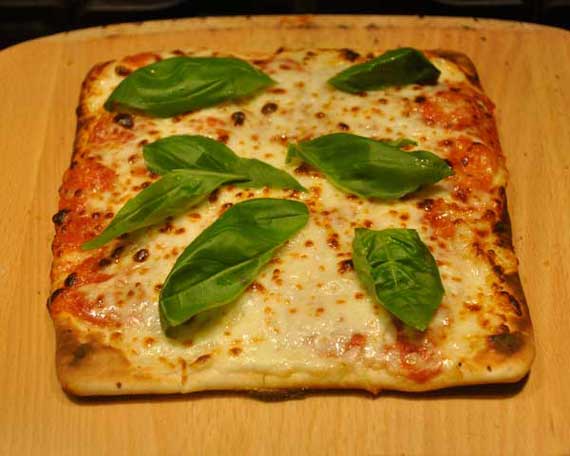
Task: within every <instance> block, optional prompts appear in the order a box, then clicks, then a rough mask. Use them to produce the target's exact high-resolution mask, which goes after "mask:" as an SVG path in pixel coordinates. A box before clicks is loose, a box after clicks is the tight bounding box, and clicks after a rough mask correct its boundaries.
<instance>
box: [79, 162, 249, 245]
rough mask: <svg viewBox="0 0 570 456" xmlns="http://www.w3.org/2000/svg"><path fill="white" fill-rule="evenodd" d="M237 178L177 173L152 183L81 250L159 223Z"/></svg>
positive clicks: (192, 172)
mask: <svg viewBox="0 0 570 456" xmlns="http://www.w3.org/2000/svg"><path fill="white" fill-rule="evenodd" d="M239 178H240V176H235V175H233V174H223V173H215V172H204V171H191V170H177V171H172V172H171V173H168V174H167V175H165V176H164V177H162V178H161V179H159V180H158V181H156V182H154V183H153V184H151V185H150V186H148V187H147V188H145V189H144V190H142V191H141V192H139V193H138V194H137V195H136V196H135V197H134V198H132V199H130V200H129V201H127V202H126V203H125V205H124V206H123V207H122V208H121V209H120V210H119V212H117V215H115V217H114V218H113V220H112V221H111V223H110V224H109V225H108V226H107V227H106V228H105V229H104V230H103V232H102V233H101V234H99V235H98V236H97V237H95V238H93V239H91V240H90V241H88V242H86V243H85V244H83V245H82V246H81V247H82V249H84V250H90V249H96V248H99V247H102V246H103V245H105V244H106V243H107V242H109V241H111V240H113V239H114V238H116V237H117V236H120V235H121V234H124V233H128V232H131V231H135V230H138V229H140V228H144V227H147V226H151V225H155V224H156V223H160V222H162V221H163V220H164V219H165V218H166V217H168V216H172V215H178V214H182V213H184V212H186V211H187V210H188V209H190V208H191V207H193V206H196V205H197V204H199V203H200V202H201V201H203V200H204V199H205V198H207V197H208V195H209V194H210V193H211V192H213V191H214V190H215V189H216V188H218V187H219V186H220V185H222V184H224V183H226V182H231V181H234V180H236V179H239Z"/></svg>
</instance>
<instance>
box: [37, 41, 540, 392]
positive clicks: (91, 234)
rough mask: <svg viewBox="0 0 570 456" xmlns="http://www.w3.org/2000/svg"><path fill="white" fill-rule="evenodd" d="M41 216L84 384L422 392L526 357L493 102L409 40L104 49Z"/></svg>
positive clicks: (467, 70) (502, 374)
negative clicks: (52, 201) (402, 43)
mask: <svg viewBox="0 0 570 456" xmlns="http://www.w3.org/2000/svg"><path fill="white" fill-rule="evenodd" d="M77 117H78V123H77V132H76V139H75V144H74V150H73V155H72V158H71V163H70V166H69V169H68V170H67V171H66V172H65V174H64V176H63V183H62V185H61V187H60V190H59V210H58V212H57V213H56V214H55V215H54V216H53V222H54V225H55V237H54V241H53V245H52V250H53V263H52V269H51V283H52V293H51V296H50V298H49V300H48V309H49V312H50V315H51V318H52V320H53V322H54V326H55V331H56V336H57V348H56V366H57V373H58V377H59V380H60V382H61V385H62V387H63V388H64V389H65V390H66V391H68V392H70V393H72V394H76V395H117V394H146V393H152V394H154V393H186V392H192V391H203V390H247V391H271V392H287V391H290V390H299V389H325V388H330V389H338V388H351V389H362V390H367V391H370V392H373V393H377V392H379V391H381V390H383V389H390V390H400V391H425V390H433V389H439V388H445V387H450V386H458V385H469V384H483V383H504V382H515V381H518V380H520V379H521V378H522V377H524V376H525V375H526V374H527V373H528V371H529V369H530V365H531V363H532V359H533V356H534V345H533V335H532V326H531V321H530V316H529V310H528V307H527V304H526V302H525V298H524V294H523V290H522V287H521V283H520V280H519V275H518V269H517V259H516V256H515V253H514V249H513V244H512V240H511V227H510V222H509V215H508V209H507V200H506V192H505V187H506V184H507V171H506V167H505V159H504V156H503V154H502V152H501V148H500V145H499V140H498V134H497V129H496V123H495V118H494V105H493V103H492V102H491V101H490V100H489V98H488V97H487V96H486V95H485V94H484V92H483V90H482V88H481V85H480V83H479V79H478V76H477V72H476V70H475V67H474V65H473V64H472V62H471V61H470V60H469V59H468V58H467V57H466V56H465V55H463V54H460V53H456V52H451V51H441V50H435V51H418V50H416V49H412V48H398V49H392V50H388V51H386V52H374V53H371V52H370V53H367V52H361V51H355V50H350V49H327V50H322V49H314V50H284V49H279V50H277V51H276V52H275V53H273V54H271V55H266V54H259V55H253V54H251V55H227V54H220V53H217V52H213V51H200V52H183V51H174V52H163V53H141V54H137V55H132V56H129V57H126V58H124V59H122V60H118V61H110V62H105V63H102V64H99V65H97V66H95V67H94V68H93V69H92V70H91V71H90V73H89V74H88V76H87V78H86V79H85V81H84V83H83V86H82V90H81V97H80V104H79V107H78V109H77Z"/></svg>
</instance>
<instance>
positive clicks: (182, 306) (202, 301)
mask: <svg viewBox="0 0 570 456" xmlns="http://www.w3.org/2000/svg"><path fill="white" fill-rule="evenodd" d="M308 219H309V212H308V210H307V206H305V204H303V203H300V202H297V201H291V200H281V199H270V198H262V199H253V200H248V201H244V202H242V203H238V204H236V205H235V206H233V207H231V208H230V209H228V210H227V211H226V212H225V213H224V214H223V215H222V216H221V217H220V218H219V219H218V220H216V221H215V222H214V223H213V224H212V225H210V226H209V227H208V228H206V230H204V231H203V232H202V234H200V235H199V236H198V237H197V238H196V239H195V240H194V241H193V242H192V243H191V244H190V245H189V246H188V247H187V248H186V250H184V252H183V253H182V254H181V255H180V256H179V257H178V259H177V260H176V263H175V265H174V267H173V269H172V271H171V272H170V274H169V275H168V277H167V278H166V281H165V283H164V285H163V287H162V290H161V293H160V299H159V302H160V310H161V314H162V317H163V320H164V321H165V323H166V324H167V325H168V326H177V325H180V324H182V323H184V322H185V321H187V320H189V319H190V318H191V317H192V316H194V315H196V314H198V313H200V312H202V311H204V310H207V309H212V308H215V307H220V306H223V305H225V304H228V303H230V302H232V301H235V300H236V299H237V298H238V297H239V296H240V295H241V294H242V293H243V292H244V291H245V290H246V288H247V287H248V286H249V285H250V284H251V283H252V282H253V280H255V278H256V277H257V276H258V274H259V272H260V270H261V268H263V266H264V265H266V264H267V263H268V262H269V260H271V258H272V257H273V254H274V252H275V250H276V249H278V248H279V247H280V246H281V245H283V244H284V243H285V241H287V240H288V239H289V238H291V237H292V236H293V235H294V234H296V233H297V232H298V231H299V230H300V229H301V228H303V226H305V224H306V223H307V221H308Z"/></svg>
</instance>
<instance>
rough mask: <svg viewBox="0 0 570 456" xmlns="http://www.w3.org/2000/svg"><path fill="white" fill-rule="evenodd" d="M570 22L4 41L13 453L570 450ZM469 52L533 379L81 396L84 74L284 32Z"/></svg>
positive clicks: (209, 27) (5, 297)
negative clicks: (492, 141) (422, 388)
mask: <svg viewBox="0 0 570 456" xmlns="http://www.w3.org/2000/svg"><path fill="white" fill-rule="evenodd" d="M569 38H570V34H568V33H567V32H564V31H562V30H557V29H552V28H546V27H540V26H534V25H529V24H521V23H514V22H500V21H483V20H479V21H476V20H472V19H438V18H424V19H420V18H413V17H379V16H361V17H350V16H336V17H271V18H269V17H258V18H249V19H248V18H217V19H190V20H178V21H160V22H153V23H143V24H127V25H119V26H111V27H106V28H96V29H90V30H85V31H79V32H72V33H68V34H60V35H55V36H53V37H48V38H43V39H40V40H35V41H31V42H27V43H23V44H20V45H17V46H15V47H12V48H9V49H7V50H5V51H3V52H2V53H0V75H1V81H2V83H1V84H0V103H1V108H0V154H1V156H2V167H1V168H0V172H1V173H2V178H1V179H0V195H1V199H2V206H1V207H2V213H3V214H4V215H3V217H2V219H1V221H0V252H2V255H1V256H0V283H1V284H2V287H0V303H1V304H0V366H1V368H0V391H1V399H0V454H18V455H27V454H39V453H41V454H57V455H68V454H69V455H78V454H113V455H115V454H137V455H138V454H151V455H154V454H157V455H158V454H161V455H162V454H185V453H190V454H195V453H197V454H229V453H231V454H278V453H283V454H335V453H336V454H343V455H346V454H375V455H384V454H387V455H388V454H389V455H391V454H405V455H415V454H434V455H435V454H437V455H444V454H473V455H481V454H501V455H507V454H530V455H543V454H570V427H569V426H568V422H569V420H570V393H569V385H570V368H569V367H570V349H569V348H568V344H567V343H566V342H567V340H566V336H567V334H568V333H569V332H570V324H569V320H570V318H569V317H568V315H569V313H570V312H569V310H568V306H569V304H570V302H569V301H570V299H569V298H570V285H569V284H570V262H569V261H568V257H569V256H570V236H569V235H568V227H569V226H570V196H569V195H570V128H569V124H570V109H569V108H568V104H567V103H568V101H569V100H570V64H569V63H568V62H570V39H569ZM400 45H411V46H415V47H418V48H424V49H430V48H446V49H455V50H459V51H463V52H465V53H467V54H468V55H469V56H471V57H472V59H473V60H474V61H475V63H476V65H477V67H478V69H479V71H480V74H481V78H482V81H483V84H484V86H485V88H486V90H487V92H488V94H489V95H490V96H491V98H492V99H493V100H494V101H495V102H496V103H497V106H498V120H499V130H500V135H501V140H502V144H503V147H504V150H505V153H506V155H507V159H508V166H509V168H510V174H511V182H510V186H509V189H508V196H509V202H510V210H511V214H512V218H513V225H514V241H515V244H516V250H517V253H518V255H519V258H520V261H521V276H522V281H523V284H524V288H525V290H526V295H527V298H528V301H529V304H530V308H531V314H532V319H533V321H534V325H535V329H536V348H537V357H536V361H535V363H534V366H533V369H532V373H531V375H530V376H529V378H528V379H527V380H526V381H524V382H522V383H520V384H517V385H514V386H502V387H493V386H491V387H473V388H463V389H457V390H449V391H444V392H438V393H430V394H422V395H405V394H394V393H389V394H381V395H380V396H379V397H378V398H373V397H371V396H368V395H366V394H359V393H334V392H331V393H319V394H313V395H309V396H307V397H305V398H303V399H296V400H289V401H282V402H263V401H260V400H258V399H254V398H251V397H248V396H246V395H237V394H225V393H213V394H195V395H190V396H178V397H170V398H164V397H158V398H134V399H119V400H116V399H115V400H99V401H97V400H83V401H78V400H75V399H73V398H71V397H68V396H66V395H65V394H64V393H63V392H62V391H61V389H60V387H59V384H58V383H57V380H56V377H55V370H54V336H53V331H52V325H51V321H50V319H49V317H48V314H47V312H46V309H45V301H46V298H47V296H48V290H49V279H48V275H49V265H50V261H51V253H50V243H51V239H52V236H53V227H52V224H51V221H50V218H51V215H52V214H53V213H54V212H55V210H56V203H57V188H58V186H59V183H60V179H61V175H62V173H63V171H64V169H65V168H66V166H67V164H68V161H69V159H70V154H71V148H72V141H73V136H74V129H75V114H74V108H75V106H76V103H77V99H78V95H79V88H80V83H81V81H82V79H83V77H84V76H85V74H86V72H87V71H88V69H89V68H90V67H91V66H92V65H93V64H95V63H97V62H100V61H105V60H109V59H112V58H116V57H121V56H124V55H126V54H129V53H136V52H140V51H143V50H160V49H165V50H169V49H176V48H184V49H189V48H198V47H210V48H214V49H220V50H230V51H241V50H246V51H250V50H273V49H275V48H277V47H279V46H286V47H292V48H299V47H354V48H359V49H366V48H375V49H378V50H380V49H386V48H390V47H395V46H400Z"/></svg>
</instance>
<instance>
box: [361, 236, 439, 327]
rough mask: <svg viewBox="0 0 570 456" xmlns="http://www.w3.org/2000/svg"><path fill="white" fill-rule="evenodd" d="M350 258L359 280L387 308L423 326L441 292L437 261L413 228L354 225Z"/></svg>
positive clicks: (414, 323)
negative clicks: (377, 229) (370, 227)
mask: <svg viewBox="0 0 570 456" xmlns="http://www.w3.org/2000/svg"><path fill="white" fill-rule="evenodd" d="M352 261H353V263H354V268H355V270H356V272H357V275H358V277H359V279H360V280H361V281H362V283H363V284H364V285H365V286H366V288H367V289H368V290H369V292H370V294H372V296H374V298H375V299H376V300H377V301H378V302H379V303H380V304H381V305H382V306H384V307H385V308H386V309H387V310H388V311H390V312H391V313H392V314H394V315H395V316H396V317H398V318H399V319H400V320H402V321H403V322H404V323H406V324H407V325H409V326H412V327H413V328H416V329H418V330H420V331H423V330H425V329H426V328H427V326H428V324H429V322H430V321H431V319H432V317H433V315H434V314H435V312H436V310H437V308H438V307H439V305H440V304H441V300H442V298H443V295H444V293H445V290H444V289H443V284H442V283H441V278H440V276H439V270H438V268H437V264H436V262H435V260H434V258H433V256H432V255H431V253H430V251H429V249H428V248H427V247H426V245H425V244H424V243H423V242H422V240H421V239H420V237H419V236H418V233H417V231H416V230H408V229H386V230H382V231H373V230H367V229H365V228H357V229H356V231H355V236H354V241H353V243H352Z"/></svg>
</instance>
